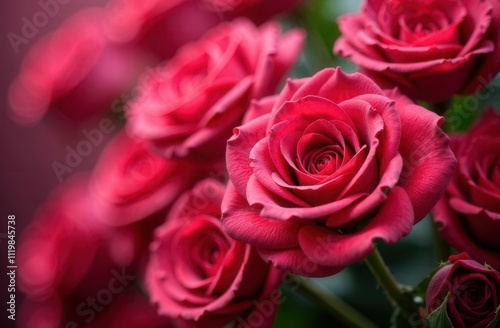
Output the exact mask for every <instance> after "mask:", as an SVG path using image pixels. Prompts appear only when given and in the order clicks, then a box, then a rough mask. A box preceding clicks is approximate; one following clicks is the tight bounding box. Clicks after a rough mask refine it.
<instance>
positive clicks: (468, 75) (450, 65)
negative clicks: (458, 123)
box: [334, 0, 500, 103]
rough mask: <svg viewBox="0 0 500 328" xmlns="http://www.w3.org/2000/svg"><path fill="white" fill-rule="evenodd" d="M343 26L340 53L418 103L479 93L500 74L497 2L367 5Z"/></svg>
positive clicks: (409, 0)
mask: <svg viewBox="0 0 500 328" xmlns="http://www.w3.org/2000/svg"><path fill="white" fill-rule="evenodd" d="M338 24H339V28H340V31H341V34H342V36H341V37H340V38H339V39H338V40H337V41H336V43H335V46H334V51H335V52H336V53H338V54H339V55H341V56H343V57H347V58H349V59H350V60H352V61H353V62H354V63H356V64H357V65H359V66H360V67H361V69H362V71H363V72H364V73H366V74H367V75H369V76H370V77H372V78H373V79H374V80H376V81H377V82H378V83H379V84H381V85H384V86H386V87H394V86H398V87H399V88H400V89H401V90H402V91H403V92H404V93H405V94H406V95H408V96H409V97H411V98H414V99H419V100H425V101H429V102H435V103H438V102H442V101H445V100H447V99H449V98H450V97H452V96H453V95H454V94H457V93H460V94H470V93H474V92H476V91H477V90H479V89H480V88H482V87H484V86H485V83H487V82H489V81H491V80H492V79H493V78H494V77H495V75H496V74H497V73H498V72H499V71H500V47H499V44H500V29H499V24H500V2H498V1H496V0H485V1H473V0H430V1H421V0H419V1H413V0H396V1H392V0H377V1H375V0H366V1H365V2H364V3H363V6H362V10H361V12H360V13H356V14H346V15H344V16H341V17H340V18H339V19H338Z"/></svg>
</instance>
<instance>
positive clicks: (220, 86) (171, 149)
mask: <svg viewBox="0 0 500 328" xmlns="http://www.w3.org/2000/svg"><path fill="white" fill-rule="evenodd" d="M302 40H303V33H302V32H300V31H298V30H293V31H292V32H289V33H287V34H286V35H285V36H281V37H280V36H279V26H278V25H276V24H266V25H264V26H262V27H260V28H257V27H255V26H254V25H252V24H251V23H249V22H248V21H245V20H238V21H234V22H232V23H231V24H229V23H227V24H222V25H221V26H219V27H217V28H216V29H214V30H212V31H211V32H209V33H208V34H207V35H206V36H205V37H204V38H203V39H202V40H200V41H198V42H196V43H194V44H191V45H189V46H186V47H184V48H182V49H181V51H179V52H178V53H177V55H176V56H175V57H174V58H173V59H172V60H171V61H170V62H168V63H167V64H166V65H165V66H164V67H160V68H158V70H157V71H156V72H151V73H149V74H147V75H146V76H145V77H144V78H143V79H142V81H141V82H140V90H141V91H142V92H140V95H139V97H138V99H136V100H135V101H133V102H132V103H130V106H129V111H128V114H129V118H130V121H129V129H130V131H131V132H132V134H133V135H134V136H137V137H138V138H142V139H147V140H150V141H152V142H153V144H154V146H155V148H156V149H157V150H158V151H159V152H160V153H161V154H162V155H163V156H165V157H167V158H185V157H188V158H191V159H196V160H201V161H204V162H206V161H207V160H212V159H220V158H223V157H224V149H225V143H226V141H227V138H229V137H230V135H231V131H232V129H233V127H234V126H236V125H238V124H240V122H241V120H242V117H243V115H244V114H245V111H246V110H247V108H248V106H249V103H250V100H251V99H252V98H260V97H263V96H265V95H268V94H272V93H274V91H275V89H276V87H277V85H278V83H279V82H280V80H281V78H282V77H283V75H284V74H285V72H286V71H287V70H288V69H289V68H290V67H291V66H292V64H293V63H294V61H295V60H296V59H297V57H298V55H299V53H300V48H301V44H302Z"/></svg>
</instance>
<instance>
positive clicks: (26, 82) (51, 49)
mask: <svg viewBox="0 0 500 328" xmlns="http://www.w3.org/2000/svg"><path fill="white" fill-rule="evenodd" d="M105 21H106V12H105V11H104V10H103V9H99V8H90V9H86V10H82V11H80V12H78V13H77V14H75V15H74V16H72V17H70V18H69V19H68V20H67V21H66V22H65V23H64V24H63V25H62V26H61V27H60V28H58V29H57V30H56V31H54V32H53V33H51V34H48V35H47V36H45V37H44V38H42V39H41V40H40V41H39V42H37V43H36V44H35V46H34V47H33V48H32V49H30V51H29V53H28V54H27V56H26V58H25V59H24V61H23V64H22V67H21V71H20V73H19V75H18V76H17V78H16V79H15V80H14V81H13V82H12V85H11V87H10V90H9V102H10V106H11V109H12V115H13V118H14V119H15V120H16V121H18V122H19V123H25V124H31V123H36V122H37V121H38V120H40V119H41V118H42V117H43V116H44V115H45V114H46V112H47V111H48V110H49V109H57V110H58V111H59V112H60V113H62V114H63V115H64V116H66V117H68V118H70V119H72V120H74V121H81V120H85V119H88V118H90V117H92V116H93V115H96V114H99V113H102V112H105V111H106V110H108V109H109V107H110V105H111V104H112V102H113V100H115V99H116V98H117V97H118V96H119V95H120V93H122V92H125V91H128V90H129V89H130V88H131V87H132V86H133V83H134V82H135V80H136V79H137V77H138V76H139V74H140V72H141V71H142V69H143V68H144V67H145V66H146V64H147V63H148V62H150V59H148V57H147V56H146V54H145V53H144V52H143V51H141V50H140V49H139V48H138V47H136V46H135V45H130V44H128V45H126V44H117V43H112V42H110V41H109V40H108V39H107V38H106V37H105V35H104V27H103V24H104V22H105Z"/></svg>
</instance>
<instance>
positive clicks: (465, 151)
mask: <svg viewBox="0 0 500 328" xmlns="http://www.w3.org/2000/svg"><path fill="white" fill-rule="evenodd" d="M499 126H500V115H499V114H498V113H495V112H494V111H493V110H489V111H487V112H486V113H485V114H484V116H483V117H482V118H480V119H479V121H478V122H477V123H476V124H475V125H474V126H473V127H472V128H471V129H470V130H469V131H468V132H467V133H466V134H464V135H454V136H452V149H453V151H454V152H455V155H456V157H457V159H458V168H457V170H456V172H455V175H454V177H453V179H452V181H451V183H450V184H449V186H448V188H447V190H446V193H445V195H444V196H443V197H442V198H441V200H440V201H439V203H438V204H437V205H436V207H435V208H434V209H433V214H434V220H435V221H436V222H438V223H439V224H440V229H439V232H440V234H441V235H442V236H443V238H444V239H445V240H446V241H447V242H448V243H450V244H451V245H452V246H453V247H455V248H456V249H458V250H459V251H462V252H467V253H468V254H469V255H470V256H471V257H472V258H473V259H475V260H477V261H481V262H487V263H488V264H489V265H491V266H493V267H494V268H496V269H497V270H498V269H500V241H499V238H498V231H500V230H499V229H500V187H499V186H500V153H499V152H498V149H500V148H499V147H500V132H499V130H498V127H499Z"/></svg>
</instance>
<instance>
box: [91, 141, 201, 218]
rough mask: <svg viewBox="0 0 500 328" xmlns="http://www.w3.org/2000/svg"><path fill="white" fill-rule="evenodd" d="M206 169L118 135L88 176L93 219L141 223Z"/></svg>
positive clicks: (164, 205) (163, 206)
mask: <svg viewBox="0 0 500 328" xmlns="http://www.w3.org/2000/svg"><path fill="white" fill-rule="evenodd" d="M208 170H209V168H208V167H206V168H202V167H196V166H193V165H191V164H189V163H183V162H177V161H174V160H167V159H165V158H163V157H160V156H158V155H156V154H155V153H153V152H151V151H150V150H149V147H148V144H147V142H145V141H142V140H135V139H132V138H130V137H129V136H128V135H127V134H126V133H124V132H122V133H121V134H119V135H118V136H116V137H115V139H113V140H112V141H111V142H110V143H109V144H108V146H107V147H106V149H105V150H104V152H103V153H102V154H101V157H100V158H99V161H98V163H97V165H96V168H95V169H94V172H93V175H92V180H91V184H90V186H91V191H92V194H93V195H94V200H95V204H94V206H95V211H96V216H97V217H98V218H99V219H101V221H102V222H105V223H106V224H109V225H113V226H119V225H127V224H130V223H133V222H136V221H139V220H142V219H144V218H146V217H148V216H150V215H152V214H154V213H156V212H158V211H160V210H162V209H165V208H167V207H168V206H169V205H170V204H171V203H172V202H173V201H174V200H175V199H177V197H178V196H179V195H180V194H181V193H183V192H184V191H185V190H186V189H188V188H189V187H191V186H192V184H193V183H194V182H195V181H196V180H197V179H199V178H200V177H202V176H204V175H205V173H206V172H208Z"/></svg>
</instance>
